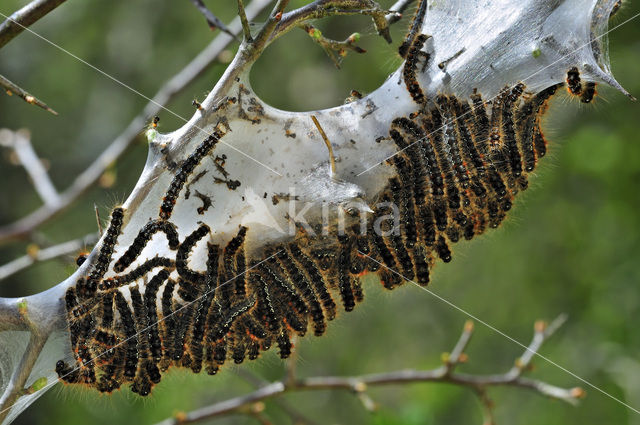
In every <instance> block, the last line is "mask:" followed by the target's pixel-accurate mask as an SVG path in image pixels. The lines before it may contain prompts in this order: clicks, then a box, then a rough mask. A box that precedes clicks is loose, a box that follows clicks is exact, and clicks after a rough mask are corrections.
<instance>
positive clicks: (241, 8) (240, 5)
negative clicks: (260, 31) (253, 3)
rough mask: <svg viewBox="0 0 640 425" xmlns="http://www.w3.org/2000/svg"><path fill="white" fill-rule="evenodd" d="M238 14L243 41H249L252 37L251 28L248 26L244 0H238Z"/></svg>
mask: <svg viewBox="0 0 640 425" xmlns="http://www.w3.org/2000/svg"><path fill="white" fill-rule="evenodd" d="M238 16H239V17H240V22H241V23H242V32H243V33H244V41H246V42H247V43H250V42H251V41H253V38H252V37H251V28H250V27H249V20H248V19H247V12H246V11H245V10H244V2H243V1H242V0H238Z"/></svg>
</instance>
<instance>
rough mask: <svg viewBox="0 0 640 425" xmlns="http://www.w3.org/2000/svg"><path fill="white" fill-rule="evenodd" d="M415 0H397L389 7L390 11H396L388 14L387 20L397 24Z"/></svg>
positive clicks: (390, 23)
mask: <svg viewBox="0 0 640 425" xmlns="http://www.w3.org/2000/svg"><path fill="white" fill-rule="evenodd" d="M414 1H415V0H398V1H397V2H395V4H394V5H393V6H391V7H390V8H389V10H390V11H392V12H395V13H391V14H389V15H387V22H388V23H389V25H392V24H395V23H396V22H398V21H399V20H400V19H402V14H403V13H404V11H405V10H406V9H407V7H409V6H410V5H411V3H413V2H414Z"/></svg>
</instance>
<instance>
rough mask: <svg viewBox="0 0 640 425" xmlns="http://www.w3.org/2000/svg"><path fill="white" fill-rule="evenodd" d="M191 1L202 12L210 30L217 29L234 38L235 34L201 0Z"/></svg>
mask: <svg viewBox="0 0 640 425" xmlns="http://www.w3.org/2000/svg"><path fill="white" fill-rule="evenodd" d="M191 3H193V4H194V5H195V7H196V8H197V9H198V11H199V12H200V13H202V15H203V16H204V18H205V19H206V20H207V24H208V25H209V28H210V29H211V30H212V31H213V30H216V29H219V30H220V31H222V32H225V33H227V34H229V35H230V36H231V37H233V38H236V35H235V34H234V33H233V32H231V30H229V28H227V26H226V25H225V24H224V22H222V21H221V20H220V19H219V18H218V17H217V16H216V15H214V14H213V12H211V11H210V10H209V8H208V7H207V6H206V5H205V4H204V2H203V1H202V0H191Z"/></svg>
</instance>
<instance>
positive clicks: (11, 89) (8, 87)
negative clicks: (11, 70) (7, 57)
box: [0, 75, 58, 115]
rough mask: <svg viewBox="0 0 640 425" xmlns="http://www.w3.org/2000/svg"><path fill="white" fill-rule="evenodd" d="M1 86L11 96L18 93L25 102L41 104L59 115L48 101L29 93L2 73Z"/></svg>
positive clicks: (0, 77)
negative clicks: (45, 101)
mask: <svg viewBox="0 0 640 425" xmlns="http://www.w3.org/2000/svg"><path fill="white" fill-rule="evenodd" d="M0 87H2V88H3V89H4V90H5V92H6V93H7V94H8V95H9V96H13V95H14V94H16V95H17V96H18V97H19V98H21V99H22V100H24V101H25V102H27V103H30V104H32V105H36V106H39V107H41V108H42V109H44V110H45V111H48V112H51V113H52V114H53V115H58V113H57V112H56V111H54V110H53V109H51V108H50V107H49V106H48V105H47V104H46V103H44V102H43V101H41V100H40V99H38V98H37V97H35V96H33V95H32V94H29V92H27V91H26V90H25V89H23V88H22V87H20V86H18V85H17V84H16V83H13V82H11V81H10V80H8V79H7V78H5V77H3V76H2V75H0Z"/></svg>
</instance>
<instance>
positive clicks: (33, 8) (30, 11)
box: [0, 0, 65, 48]
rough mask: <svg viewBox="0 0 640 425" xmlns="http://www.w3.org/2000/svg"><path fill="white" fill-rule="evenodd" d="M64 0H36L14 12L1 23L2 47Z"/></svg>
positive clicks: (0, 41) (0, 39)
mask: <svg viewBox="0 0 640 425" xmlns="http://www.w3.org/2000/svg"><path fill="white" fill-rule="evenodd" d="M64 2H65V0H34V1H32V2H31V3H29V4H27V5H26V6H24V7H23V8H22V9H20V10H18V11H16V12H14V13H12V14H11V15H10V16H9V17H8V19H7V20H5V21H4V22H3V23H2V24H0V48H2V47H3V46H4V45H5V44H7V43H8V42H10V41H11V40H13V38H14V37H15V36H17V35H18V34H20V33H21V32H22V31H24V29H25V27H28V26H30V25H32V24H33V23H35V22H36V21H38V20H39V19H40V18H42V17H43V16H45V15H47V14H48V13H49V12H51V11H52V10H53V9H55V8H56V7H58V6H60V5H61V4H62V3H64ZM16 22H17V23H16Z"/></svg>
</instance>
